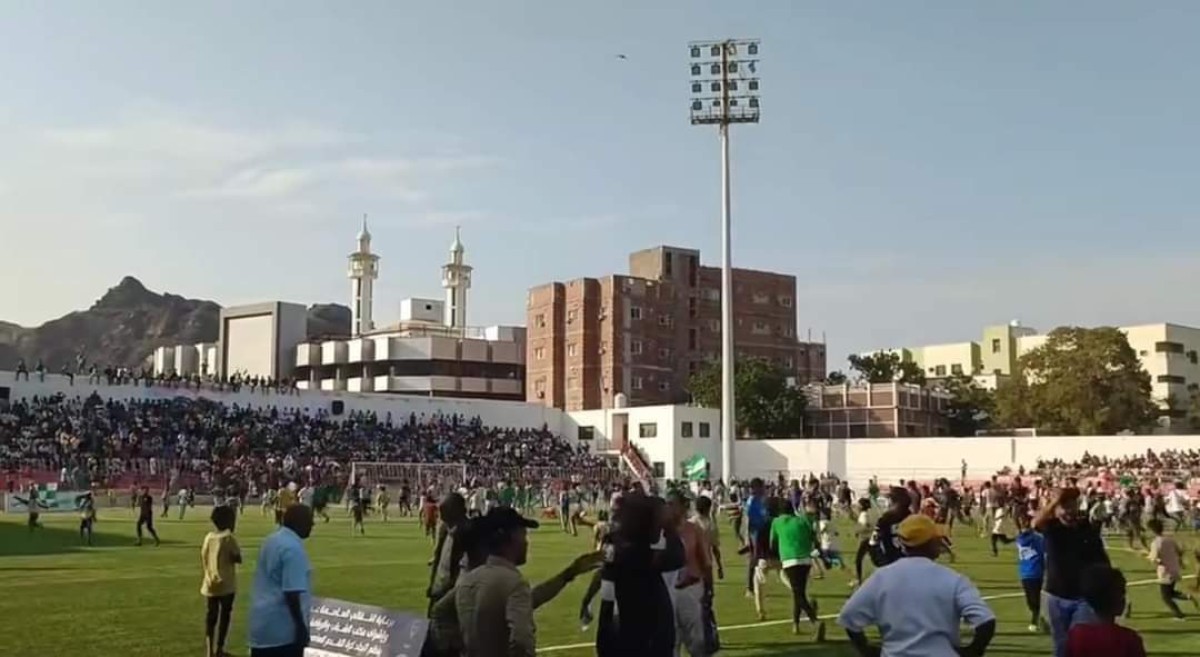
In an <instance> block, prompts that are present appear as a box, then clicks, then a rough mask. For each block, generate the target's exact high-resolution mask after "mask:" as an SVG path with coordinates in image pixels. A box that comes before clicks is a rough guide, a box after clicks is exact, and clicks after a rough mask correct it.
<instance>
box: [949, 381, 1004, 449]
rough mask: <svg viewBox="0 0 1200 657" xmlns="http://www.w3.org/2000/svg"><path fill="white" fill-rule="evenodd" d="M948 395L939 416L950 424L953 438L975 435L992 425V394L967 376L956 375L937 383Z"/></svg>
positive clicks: (993, 407)
mask: <svg viewBox="0 0 1200 657" xmlns="http://www.w3.org/2000/svg"><path fill="white" fill-rule="evenodd" d="M939 387H941V389H942V390H944V391H946V392H947V393H948V394H949V395H950V400H949V401H948V402H947V403H946V406H945V408H944V409H943V410H942V415H944V416H945V417H946V419H947V420H948V421H949V423H950V434H951V435H953V436H974V435H975V432H977V431H982V430H984V429H987V428H988V427H989V426H991V423H992V415H993V414H994V413H995V412H996V399H995V395H994V394H993V393H992V392H991V391H990V390H987V389H985V388H984V387H983V386H981V385H979V384H978V383H976V382H975V379H974V378H972V377H969V376H967V375H966V374H955V375H954V376H951V377H949V378H947V379H944V380H943V381H941V382H940V383H939Z"/></svg>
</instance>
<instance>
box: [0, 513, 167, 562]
mask: <svg viewBox="0 0 1200 657" xmlns="http://www.w3.org/2000/svg"><path fill="white" fill-rule="evenodd" d="M132 525H133V522H132V521H130V522H129V523H128V524H122V525H121V526H122V527H124V529H125V533H121V534H117V533H112V532H106V531H104V530H106V529H114V530H115V529H117V528H118V524H117V523H115V522H112V521H105V522H104V523H96V526H95V528H94V531H93V533H92V545H91V546H90V547H92V548H106V547H130V546H132V545H133V543H134V540H135V538H134V535H133V527H132ZM153 543H154V542H153V540H152V539H150V537H149V536H147V537H146V545H147V546H153ZM178 544H179V542H178V541H163V542H162V545H163V547H172V546H175V545H178ZM88 548H89V546H88V545H86V544H84V542H83V539H82V538H80V536H79V525H78V524H76V523H71V524H69V525H64V524H59V523H56V524H52V525H45V526H42V527H39V528H36V529H34V530H33V531H30V530H29V527H28V526H27V525H26V524H25V523H16V522H0V557H27V556H44V555H52V554H69V553H72V552H82V551H84V550H87V549H88ZM151 549H152V547H151ZM11 570H26V571H27V570H30V568H26V567H14V568H11ZM45 570H65V569H63V568H46V569H45Z"/></svg>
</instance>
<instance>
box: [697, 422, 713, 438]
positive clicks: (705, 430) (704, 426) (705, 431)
mask: <svg viewBox="0 0 1200 657" xmlns="http://www.w3.org/2000/svg"><path fill="white" fill-rule="evenodd" d="M699 429H700V434H699V435H700V437H701V438H708V437H709V433H711V430H710V429H709V427H708V423H707V422H701V423H700V427H699Z"/></svg>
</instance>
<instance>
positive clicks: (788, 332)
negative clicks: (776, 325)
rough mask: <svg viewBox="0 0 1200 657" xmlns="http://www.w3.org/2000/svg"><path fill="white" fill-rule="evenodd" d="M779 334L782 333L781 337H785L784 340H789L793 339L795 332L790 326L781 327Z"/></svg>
mask: <svg viewBox="0 0 1200 657" xmlns="http://www.w3.org/2000/svg"><path fill="white" fill-rule="evenodd" d="M780 333H783V337H785V338H790V337H793V336H795V335H796V331H795V330H793V329H792V327H790V326H784V327H782V328H781V329H780Z"/></svg>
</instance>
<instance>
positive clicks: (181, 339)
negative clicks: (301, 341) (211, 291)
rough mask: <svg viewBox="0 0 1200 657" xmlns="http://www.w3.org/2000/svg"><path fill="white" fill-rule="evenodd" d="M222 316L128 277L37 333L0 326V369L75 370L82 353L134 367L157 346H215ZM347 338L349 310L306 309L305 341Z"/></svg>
mask: <svg viewBox="0 0 1200 657" xmlns="http://www.w3.org/2000/svg"><path fill="white" fill-rule="evenodd" d="M220 311H221V306H219V305H217V304H216V303H214V302H212V301H205V300H200V299H186V298H184V297H181V296H178V295H175V294H167V293H163V294H159V293H157V292H152V291H150V290H148V289H146V286H144V285H142V283H141V281H139V280H137V279H136V278H133V277H132V276H126V277H125V278H123V279H121V282H120V283H118V284H117V285H116V287H113V288H110V289H109V290H108V291H107V292H105V293H104V296H102V297H100V299H99V300H98V301H96V303H94V304H93V305H92V307H91V308H88V309H87V310H81V311H76V312H73V313H70V314H68V315H64V316H63V317H60V318H58V319H54V320H51V321H49V322H46V323H45V324H42V325H41V326H38V327H36V328H25V327H22V326H18V325H16V324H13V323H10V322H3V321H0V369H11V368H12V367H14V366H15V365H16V362H17V360H18V359H19V358H24V359H25V362H26V363H28V365H29V367H30V369H32V368H33V366H34V364H35V363H37V361H38V360H39V359H41V360H42V362H43V363H45V365H46V367H47V368H49V369H50V370H51V371H58V370H59V369H60V368H62V366H63V365H69V366H71V367H72V368H73V367H74V366H75V359H76V356H77V355H78V354H80V353H83V354H84V355H85V356H86V357H87V359H88V361H89V362H92V363H96V364H98V365H100V366H101V367H103V366H106V365H110V364H113V365H128V366H138V365H140V364H141V363H142V362H143V361H144V360H145V359H146V358H147V357H148V356H149V355H150V354H152V353H153V352H154V350H155V349H156V348H158V347H161V346H166V345H174V344H191V343H196V342H216V340H217V334H218V323H219V315H220ZM349 332H350V309H349V308H347V307H345V306H339V305H336V304H319V305H315V306H312V307H311V308H310V309H309V313H308V334H309V336H328V335H346V334H348V333H349Z"/></svg>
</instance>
